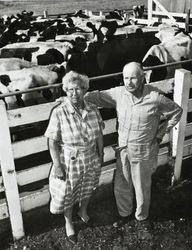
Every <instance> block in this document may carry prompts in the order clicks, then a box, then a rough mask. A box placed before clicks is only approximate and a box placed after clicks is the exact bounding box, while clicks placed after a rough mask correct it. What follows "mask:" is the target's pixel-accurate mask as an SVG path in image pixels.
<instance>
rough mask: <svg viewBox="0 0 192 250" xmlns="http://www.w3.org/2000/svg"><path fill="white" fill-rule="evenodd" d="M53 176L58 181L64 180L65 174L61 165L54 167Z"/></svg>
mask: <svg viewBox="0 0 192 250" xmlns="http://www.w3.org/2000/svg"><path fill="white" fill-rule="evenodd" d="M54 166H55V165H54ZM55 175H56V177H57V178H58V179H60V180H63V181H65V180H66V172H65V170H64V169H63V167H62V166H61V165H59V166H55Z"/></svg>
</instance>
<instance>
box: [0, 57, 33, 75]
mask: <svg viewBox="0 0 192 250" xmlns="http://www.w3.org/2000/svg"><path fill="white" fill-rule="evenodd" d="M35 65H36V64H33V63H31V62H28V61H26V60H24V59H20V58H16V57H12V58H0V72H3V71H10V70H19V69H23V68H31V67H33V66H35Z"/></svg>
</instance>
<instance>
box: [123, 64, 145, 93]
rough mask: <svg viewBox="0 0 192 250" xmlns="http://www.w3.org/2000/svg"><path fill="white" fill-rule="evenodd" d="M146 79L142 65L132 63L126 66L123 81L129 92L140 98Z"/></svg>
mask: <svg viewBox="0 0 192 250" xmlns="http://www.w3.org/2000/svg"><path fill="white" fill-rule="evenodd" d="M144 79H145V76H144V71H143V69H142V66H141V64H139V63H137V62H131V63H128V64H126V65H125V66H124V68H123V80H124V84H125V88H126V90H127V91H128V92H130V93H132V94H133V95H137V96H140V95H141V94H142V90H143V85H144Z"/></svg>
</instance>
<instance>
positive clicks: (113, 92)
mask: <svg viewBox="0 0 192 250" xmlns="http://www.w3.org/2000/svg"><path fill="white" fill-rule="evenodd" d="M118 92H119V88H118V87H116V88H112V89H108V90H103V91H98V90H96V91H92V92H87V93H86V95H85V96H84V98H85V101H87V102H91V103H93V104H95V105H97V106H98V107H103V108H114V107H115V106H116V99H117V96H118Z"/></svg>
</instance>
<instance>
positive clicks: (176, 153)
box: [172, 69, 191, 182]
mask: <svg viewBox="0 0 192 250" xmlns="http://www.w3.org/2000/svg"><path fill="white" fill-rule="evenodd" d="M190 83H191V73H190V71H187V70H185V69H177V70H176V71H175V86H174V101H175V102H176V103H177V104H179V105H180V106H181V107H182V108H183V114H182V117H181V120H180V121H179V123H178V124H177V125H176V126H175V127H174V128H173V142H172V143H173V145H172V156H173V157H174V158H175V167H174V180H173V182H177V181H179V179H180V176H181V166H182V159H183V149H184V140H185V128H186V123H187V111H188V100H189V90H190Z"/></svg>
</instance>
